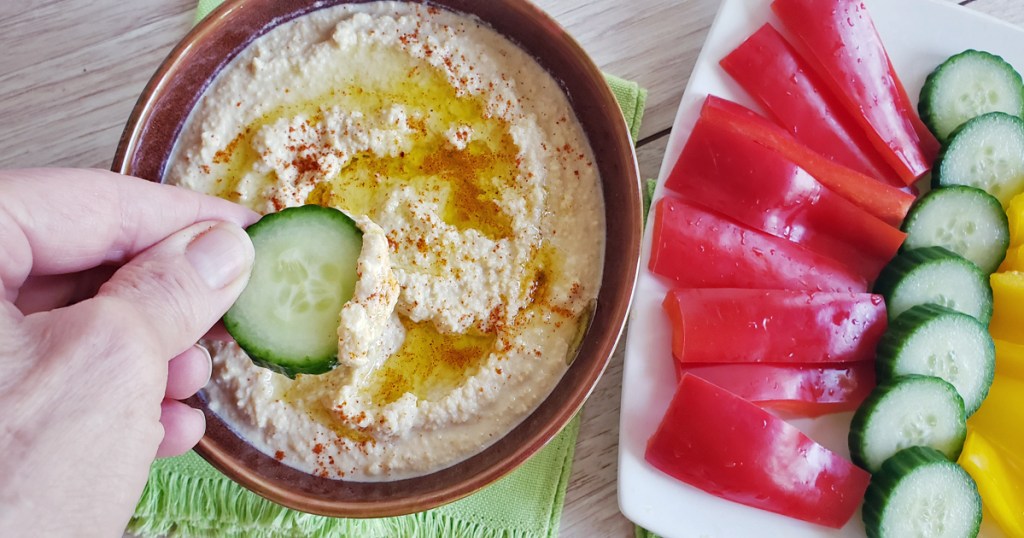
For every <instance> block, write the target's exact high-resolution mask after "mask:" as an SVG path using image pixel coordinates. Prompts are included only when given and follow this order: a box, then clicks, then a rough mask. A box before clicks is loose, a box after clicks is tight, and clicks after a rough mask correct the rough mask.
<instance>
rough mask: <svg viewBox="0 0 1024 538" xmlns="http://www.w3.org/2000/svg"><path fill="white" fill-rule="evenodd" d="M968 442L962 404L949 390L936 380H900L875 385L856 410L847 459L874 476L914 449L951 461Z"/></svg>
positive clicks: (915, 377)
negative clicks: (933, 451) (921, 448)
mask: <svg viewBox="0 0 1024 538" xmlns="http://www.w3.org/2000/svg"><path fill="white" fill-rule="evenodd" d="M966 437H967V413H966V412H965V411H964V400H963V398H961V397H960V395H959V394H958V393H957V392H956V388H954V387H953V385H950V384H949V383H947V382H946V381H944V380H942V379H940V378H938V377H932V376H923V375H905V376H899V377H894V378H892V379H890V380H888V381H884V382H882V383H879V384H878V386H877V387H875V389H874V390H872V391H871V394H869V395H868V397H867V398H866V399H865V400H864V403H862V404H861V405H860V407H859V408H857V411H856V412H855V413H854V415H853V421H852V422H851V423H850V437H849V442H850V457H851V459H852V460H853V462H854V463H856V464H857V465H859V466H861V467H863V468H864V469H867V470H868V471H871V472H872V473H873V472H875V471H878V469H879V468H880V467H881V466H882V462H884V461H885V460H887V459H889V458H890V457H891V456H892V455H893V454H895V453H897V452H899V451H900V450H903V449H904V448H907V447H912V446H930V447H932V448H934V449H936V450H938V451H939V452H942V453H943V454H944V455H945V456H946V457H947V458H949V459H950V460H955V459H956V458H957V456H959V455H960V450H961V449H962V448H963V446H964V438H966Z"/></svg>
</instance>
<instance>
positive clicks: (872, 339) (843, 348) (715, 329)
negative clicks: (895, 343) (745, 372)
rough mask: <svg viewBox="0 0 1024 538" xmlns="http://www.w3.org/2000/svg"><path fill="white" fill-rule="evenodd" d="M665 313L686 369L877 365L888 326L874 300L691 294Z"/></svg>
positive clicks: (681, 294)
mask: <svg viewBox="0 0 1024 538" xmlns="http://www.w3.org/2000/svg"><path fill="white" fill-rule="evenodd" d="M662 306H663V307H664V309H665V312H666V313H667V314H668V318H669V320H670V321H671V323H672V355H673V356H675V358H676V360H678V361H679V362H681V363H683V364H691V363H730V362H740V363H751V362H776V363H834V362H856V361H873V360H874V358H875V348H876V347H878V341H879V340H881V338H882V333H884V332H885V328H886V325H887V323H886V313H885V301H884V300H883V299H882V296H881V295H874V294H871V293H849V292H838V293H837V292H814V291H791V290H766V289H728V288H713V289H700V288H688V289H674V290H671V291H669V292H668V293H667V294H666V295H665V301H664V303H662Z"/></svg>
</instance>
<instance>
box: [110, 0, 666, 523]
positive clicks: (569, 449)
mask: <svg viewBox="0 0 1024 538" xmlns="http://www.w3.org/2000/svg"><path fill="white" fill-rule="evenodd" d="M220 1H221V0H199V5H198V7H197V13H196V20H197V21H198V20H200V19H202V18H203V17H205V16H206V15H207V14H208V13H209V12H210V11H211V10H212V9H213V8H215V7H216V6H217V5H218V4H220ZM605 79H606V81H607V82H608V85H609V86H610V87H611V89H612V92H613V93H614V94H615V97H616V99H617V100H618V103H619V107H620V108H621V109H622V112H623V116H624V117H625V119H626V123H627V125H628V126H629V130H630V134H631V135H632V137H633V140H636V138H637V134H638V132H639V130H640V121H641V120H642V116H643V110H644V103H645V101H646V99H647V91H646V90H644V89H643V88H641V87H640V86H639V85H638V84H636V83H635V82H630V81H627V80H623V79H621V78H618V77H615V76H613V75H607V74H606V75H605ZM579 421H580V419H579V417H576V418H574V419H573V420H572V421H571V422H569V424H568V425H567V426H566V427H565V429H563V430H562V432H561V433H559V434H558V435H557V436H556V437H555V438H554V439H553V440H552V441H551V442H550V443H548V445H547V446H546V447H544V449H542V450H541V451H540V452H538V453H537V454H536V455H535V456H533V457H532V458H531V459H530V460H529V461H527V462H526V463H524V464H523V465H522V466H520V467H519V468H518V469H516V470H515V471H513V472H512V473H510V474H509V475H507V476H505V477H504V478H502V479H500V480H498V481H497V482H495V483H494V484H492V485H490V486H488V487H486V488H484V489H482V490H481V491H479V492H477V493H475V494H473V495H470V496H469V497H466V498H464V499H461V500H459V501H456V502H453V503H451V504H447V505H445V506H441V507H438V508H435V509H433V510H428V511H426V512H420V513H417V514H410V515H407V516H400V517H391V518H381V519H340V518H328V517H323V516H315V515H312V514H306V513H302V512H297V511H294V510H289V509H287V508H285V507H283V506H280V505H278V504H275V503H273V502H270V501H268V500H266V499H263V498H262V497H259V496H258V495H256V494H254V493H252V492H250V491H248V490H246V489H244V488H242V487H241V486H239V485H237V484H235V483H234V482H232V481H231V480H230V479H229V478H227V477H226V476H224V475H223V474H221V473H220V472H219V471H217V470H216V469H214V468H213V467H212V466H210V465H209V464H208V463H206V461H205V460H203V459H202V458H200V457H199V456H198V455H197V454H196V453H194V452H190V453H188V454H185V455H183V456H178V457H176V458H168V459H161V460H157V461H156V462H154V463H153V466H152V468H151V470H150V474H149V481H148V482H147V484H146V488H145V490H144V491H143V494H142V498H141V499H140V501H139V504H138V506H137V507H136V509H135V515H134V517H132V519H131V522H130V523H129V525H128V531H129V532H131V533H133V534H136V535H138V536H142V537H150V536H165V535H176V536H217V537H235V536H237V537H247V538H248V537H253V538H278V537H280V538H284V537H292V536H324V537H326V536H332V537H345V536H352V537H359V538H376V537H394V536H467V537H475V538H491V537H494V538H533V537H552V536H557V534H558V527H559V522H560V520H561V516H562V506H563V503H564V501H565V490H566V486H567V485H568V482H569V472H570V470H571V469H572V458H573V451H574V449H575V446H576V436H577V434H578V433H579Z"/></svg>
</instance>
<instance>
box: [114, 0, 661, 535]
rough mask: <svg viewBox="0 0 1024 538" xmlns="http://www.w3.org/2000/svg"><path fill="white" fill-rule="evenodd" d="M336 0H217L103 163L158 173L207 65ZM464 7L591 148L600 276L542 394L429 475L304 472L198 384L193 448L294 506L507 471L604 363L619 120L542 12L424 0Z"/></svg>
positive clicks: (587, 388)
mask: <svg viewBox="0 0 1024 538" xmlns="http://www.w3.org/2000/svg"><path fill="white" fill-rule="evenodd" d="M338 3H342V2H340V1H338V0H327V1H319V2H314V1H313V0H229V1H228V2H226V3H225V4H224V5H222V6H221V7H220V8H218V9H217V10H216V11H215V12H214V13H212V14H211V15H210V16H208V17H207V18H206V19H205V20H204V21H203V22H202V23H200V24H199V25H198V26H196V27H195V28H194V29H193V30H192V31H191V32H190V33H189V34H188V35H187V36H185V38H184V39H183V40H182V42H181V43H180V44H179V45H178V46H177V47H176V48H175V49H174V50H173V51H172V52H171V54H170V55H169V56H168V58H167V59H166V60H165V61H164V63H163V64H162V65H161V66H160V68H159V69H158V70H157V72H156V74H155V75H154V76H153V78H152V80H151V81H150V83H149V85H148V86H147V87H146V89H145V90H144V92H143V94H142V96H141V98H140V99H139V102H138V104H137V105H136V106H135V109H134V110H133V112H132V114H131V117H130V118H129V120H128V124H127V126H126V127H125V131H124V134H123V135H122V138H121V142H120V144H119V146H118V149H117V154H116V156H115V158H114V163H113V170H114V171H117V172H121V173H124V174H129V175H134V176H138V177H141V178H145V179H149V180H152V181H162V180H163V173H164V167H165V165H166V163H167V160H168V158H169V156H170V154H171V150H172V148H173V146H174V143H175V140H176V138H177V136H178V134H179V132H180V131H181V129H182V126H183V124H184V123H185V121H186V119H187V117H188V115H189V112H190V111H191V110H192V108H193V106H194V105H195V104H196V102H197V101H198V99H199V97H200V96H201V94H202V93H203V90H204V89H205V88H206V87H207V86H208V85H209V83H210V82H211V81H212V80H213V79H214V77H215V76H216V75H217V74H218V72H219V71H220V70H221V69H222V68H223V67H224V66H225V65H226V64H227V63H228V62H229V61H230V60H231V59H232V58H234V57H235V56H236V55H237V54H238V53H239V52H241V50H242V49H244V48H245V47H246V46H247V45H248V44H249V43H251V42H252V41H253V40H254V39H256V38H257V37H259V36H261V35H262V34H264V33H266V32H267V31H268V30H270V29H271V28H273V27H274V26H276V25H278V24H281V23H283V22H287V21H289V20H291V19H294V18H296V17H298V16H301V15H304V14H306V13H309V12H311V11H314V10H317V9H321V8H325V7H330V6H331V5H335V4H338ZM430 4H432V5H434V6H437V7H441V8H446V9H449V10H452V11H456V12H461V13H465V14H470V15H474V16H476V17H478V18H480V19H482V20H483V21H485V22H486V23H487V24H489V25H490V26H491V27H493V28H494V29H495V30H497V31H498V32H499V33H501V34H503V35H505V36H506V37H508V38H509V39H510V40H511V41H512V42H514V43H517V44H519V46H520V47H521V48H523V49H524V50H526V51H527V52H528V53H530V54H531V55H532V56H533V57H534V58H535V59H536V60H537V61H538V62H539V63H540V64H541V65H542V66H543V67H544V68H545V69H546V70H547V71H548V72H549V73H551V74H552V75H553V76H554V78H555V79H556V80H557V81H558V82H559V83H560V84H561V86H562V89H563V91H564V92H565V93H566V94H567V95H568V97H569V101H570V103H571V105H572V108H573V109H574V111H575V113H576V116H577V117H578V118H579V121H580V122H581V124H582V126H583V130H584V132H585V133H586V136H587V138H588V140H589V142H590V145H591V147H592V148H593V150H594V154H595V156H596V161H597V166H598V169H599V171H600V176H601V183H602V189H603V194H604V203H605V215H606V222H607V230H606V255H605V259H604V274H603V280H602V283H601V288H600V291H599V294H598V298H597V307H596V310H595V311H594V313H593V317H592V321H591V326H590V328H589V330H588V332H587V333H586V335H585V337H584V339H583V343H582V345H581V347H580V351H579V354H578V355H577V357H576V359H575V360H574V361H573V363H572V365H571V366H570V368H569V370H568V371H567V372H566V373H565V375H564V377H563V378H562V379H561V381H560V382H559V383H558V385H557V386H556V387H555V389H554V391H553V392H552V393H551V395H550V396H549V397H548V398H547V399H545V400H544V402H542V403H541V404H540V406H539V407H538V408H537V409H536V410H535V411H534V412H533V413H532V414H530V415H529V416H528V417H527V418H526V419H525V420H524V421H523V422H522V423H520V424H519V425H518V426H517V427H516V428H515V429H514V430H512V431H511V432H510V433H509V434H508V435H506V436H504V437H503V438H502V439H501V440H499V441H498V442H496V443H494V444H493V445H491V446H490V447H489V448H487V449H486V450H484V451H483V452H480V453H479V454H477V455H475V456H473V457H471V458H469V459H467V460H464V461H462V462H461V463H458V464H456V465H454V466H452V467H449V468H447V469H443V470H441V471H437V472H434V473H432V474H429V475H425V476H421V477H417V478H411V479H404V480H396V481H391V482H352V481H344V480H340V481H339V480H331V479H326V478H320V477H316V476H313V475H310V474H306V473H304V472H301V471H298V470H295V469H293V468H291V467H288V466H286V465H284V464H282V463H280V462H278V461H277V460H275V459H274V458H272V457H270V456H267V455H265V454H263V453H262V452H260V451H258V450H256V449H255V448H253V447H252V446H250V445H249V444H248V443H247V442H246V441H245V440H244V439H242V438H240V437H239V436H238V435H237V434H236V433H234V432H233V431H232V430H231V429H230V428H229V427H228V426H227V425H226V424H225V423H224V421H222V420H221V419H220V418H219V417H218V416H216V415H214V414H213V413H211V412H210V410H209V408H208V407H207V405H206V400H205V397H204V393H203V392H200V393H199V394H198V395H197V396H195V397H193V398H192V399H191V400H190V402H189V403H190V404H192V405H193V406H195V407H198V408H201V409H203V410H204V411H205V413H206V419H207V430H206V435H205V437H203V439H202V441H200V443H199V445H198V446H197V447H196V450H197V452H199V454H200V455H202V456H203V457H204V458H206V460H207V461H209V462H210V463H211V464H213V466H214V467H216V468H218V469H220V470H221V471H222V472H224V473H225V474H226V475H227V476H229V477H231V478H232V479H233V480H235V481H236V482H238V483H239V484H241V485H243V486H245V487H246V488H248V489H250V490H252V491H254V492H256V493H257V494H259V495H262V496H263V497H266V498H268V499H270V500H272V501H275V502H278V503H280V504H282V505H285V506H288V507H290V508H295V509H298V510H302V511H306V512H311V513H316V514H323V515H330V516H345V517H379V516H391V515H399V514H406V513H412V512H417V511H421V510H425V509H428V508H432V507H435V506H438V505H441V504H444V503H447V502H451V501H454V500H456V499H459V498H461V497H464V496H466V495H469V494H470V493H473V492H474V491H476V490H478V489H480V488H482V487H483V486H486V485H487V484H489V483H491V482H493V481H495V480H497V479H498V478H500V477H502V476H504V475H505V474H507V473H509V472H510V471H512V470H513V469H515V468H516V467H517V466H518V465H520V464H522V463H523V462H524V461H526V460H527V459H528V458H529V457H530V456H531V455H533V454H534V453H536V452H537V451H538V450H540V449H541V448H542V447H543V446H544V445H545V444H546V443H547V442H548V441H550V440H551V439H552V438H553V437H554V436H555V435H556V434H558V432H559V431H560V430H561V429H562V428H563V427H564V426H565V424H566V423H567V422H568V421H569V420H570V419H571V418H572V417H573V416H574V415H575V414H576V412H577V411H578V410H579V409H580V407H581V406H582V405H583V403H584V401H585V400H586V398H587V396H588V395H589V394H590V392H591V391H592V390H593V389H594V386H595V385H596V384H597V381H598V379H599V378H600V376H601V374H602V373H603V372H604V370H605V367H606V366H607V364H608V360H609V358H610V357H611V354H612V352H613V351H614V349H615V346H616V343H617V342H618V339H619V336H620V334H621V332H622V328H623V325H624V323H625V320H626V314H627V311H628V309H629V303H630V300H631V299H632V295H633V288H634V285H635V282H636V276H637V270H638V264H639V258H640V236H641V226H642V217H641V212H642V209H641V195H640V186H639V180H638V173H637V168H636V157H635V154H634V153H633V148H632V144H631V142H630V140H629V135H628V130H627V127H626V125H625V122H624V121H623V118H622V115H621V113H620V111H619V109H618V106H617V105H616V101H615V98H614V96H613V95H612V93H611V91H610V90H609V89H608V87H607V85H606V84H605V82H604V79H603V77H602V75H601V73H600V71H599V70H598V69H597V67H595V66H594V64H593V62H591V61H590V59H589V58H588V57H587V55H586V53H584V52H583V50H582V49H581V48H580V46H579V45H578V44H577V43H576V42H575V41H574V40H573V39H572V38H571V37H569V35H568V34H567V33H566V32H565V30H563V29H562V28H561V27H560V26H559V25H558V24H557V23H555V22H554V21H553V20H552V19H551V18H550V17H549V16H547V15H546V14H544V13H543V12H542V11H540V10H539V9H537V8H536V7H534V6H532V5H530V4H529V3H527V2H524V1H523V0H490V1H487V2H480V1H474V0H431V1H430Z"/></svg>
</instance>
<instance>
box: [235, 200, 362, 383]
mask: <svg viewBox="0 0 1024 538" xmlns="http://www.w3.org/2000/svg"><path fill="white" fill-rule="evenodd" d="M246 231H247V232H248V234H249V237H250V238H252V244H253V246H254V247H255V248H256V259H255V261H254V262H253V268H252V276H250V277H249V283H248V285H246V287H245V290H243V291H242V294H241V296H239V298H238V301H236V302H235V304H234V305H233V306H232V307H231V309H230V310H228V312H227V314H225V315H224V326H225V327H226V328H227V330H228V332H229V333H230V334H231V336H232V337H233V338H234V339H235V341H236V342H238V345H239V346H241V347H242V349H243V350H245V352H246V353H247V354H248V355H249V357H250V358H251V359H252V362H253V363H254V364H256V365H257V366H262V367H264V368H269V369H271V370H273V371H275V372H278V373H281V374H284V375H286V376H288V377H292V378H294V377H295V376H296V375H297V374H320V373H323V372H327V371H329V370H331V369H332V368H334V367H335V366H336V364H337V359H338V324H339V322H340V319H341V307H342V306H343V305H344V304H345V303H346V302H347V301H348V300H349V299H351V298H352V293H353V291H354V290H355V284H356V279H357V275H356V262H357V260H358V258H359V252H360V250H361V249H362V245H363V234H362V232H361V231H360V230H359V228H357V227H356V224H355V222H353V221H352V219H350V218H349V217H348V216H346V215H345V214H344V213H342V212H341V211H338V210H337V209H332V208H329V207H320V206H316V205H305V206H301V207H292V208H287V209H284V210H283V211H281V212H279V213H271V214H269V215H266V216H264V217H263V218H262V219H260V220H259V221H258V222H257V223H255V224H253V225H252V226H250V227H249V228H248V230H246Z"/></svg>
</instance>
